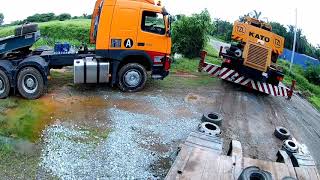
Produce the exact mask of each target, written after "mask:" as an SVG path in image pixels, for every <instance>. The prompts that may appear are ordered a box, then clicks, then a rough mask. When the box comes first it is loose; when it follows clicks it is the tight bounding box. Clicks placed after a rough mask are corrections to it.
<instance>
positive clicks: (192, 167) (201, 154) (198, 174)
mask: <svg viewBox="0 0 320 180" xmlns="http://www.w3.org/2000/svg"><path fill="white" fill-rule="evenodd" d="M208 153H210V152H208V151H204V150H201V149H199V148H194V150H193V151H192V154H191V155H190V158H189V160H188V163H187V164H186V166H185V168H184V170H183V172H182V176H181V179H186V180H187V179H190V180H191V179H199V180H201V179H202V174H203V173H204V171H205V170H206V168H205V167H206V165H207V163H208V162H209V161H210V160H209V158H208ZM211 154H214V153H211ZM217 157H218V155H217Z"/></svg>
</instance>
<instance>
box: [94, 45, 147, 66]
mask: <svg viewBox="0 0 320 180" xmlns="http://www.w3.org/2000/svg"><path fill="white" fill-rule="evenodd" d="M96 55H97V56H100V57H103V58H107V59H112V60H116V61H122V60H123V59H125V58H126V57H128V56H143V57H144V58H146V59H147V60H148V62H149V63H150V64H151V66H152V65H153V60H152V59H151V57H150V55H149V54H148V53H147V52H145V51H142V50H127V49H124V50H96Z"/></svg>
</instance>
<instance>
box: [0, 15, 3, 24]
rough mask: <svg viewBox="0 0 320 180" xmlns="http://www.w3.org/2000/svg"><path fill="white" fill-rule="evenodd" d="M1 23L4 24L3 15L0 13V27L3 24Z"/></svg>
mask: <svg viewBox="0 0 320 180" xmlns="http://www.w3.org/2000/svg"><path fill="white" fill-rule="evenodd" d="M3 22H4V15H3V14H2V13H0V26H1V25H2V24H3Z"/></svg>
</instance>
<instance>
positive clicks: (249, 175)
mask: <svg viewBox="0 0 320 180" xmlns="http://www.w3.org/2000/svg"><path fill="white" fill-rule="evenodd" d="M250 179H259V180H272V175H271V173H269V172H266V171H262V170H260V169H259V168H258V167H255V166H251V167H247V168H245V169H244V170H243V171H242V173H241V175H240V176H239V179H238V180H250Z"/></svg>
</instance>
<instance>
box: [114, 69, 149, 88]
mask: <svg viewBox="0 0 320 180" xmlns="http://www.w3.org/2000/svg"><path fill="white" fill-rule="evenodd" d="M118 77H119V83H118V86H119V88H120V90H121V91H124V92H137V91H141V90H142V89H143V88H144V87H145V85H146V82H147V71H146V69H145V68H144V67H143V66H142V65H140V64H137V63H132V64H127V65H125V66H123V67H122V68H121V69H120V71H119V74H118Z"/></svg>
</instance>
